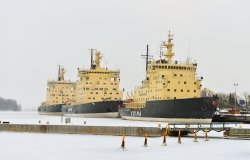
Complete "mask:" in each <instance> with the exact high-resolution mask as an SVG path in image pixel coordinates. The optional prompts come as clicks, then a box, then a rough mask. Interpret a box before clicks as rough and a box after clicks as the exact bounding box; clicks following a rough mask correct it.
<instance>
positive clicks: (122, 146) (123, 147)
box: [121, 133, 125, 151]
mask: <svg viewBox="0 0 250 160" xmlns="http://www.w3.org/2000/svg"><path fill="white" fill-rule="evenodd" d="M121 148H122V150H123V151H124V150H125V133H123V135H122V144H121Z"/></svg>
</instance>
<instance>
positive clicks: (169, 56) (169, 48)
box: [163, 31, 174, 64]
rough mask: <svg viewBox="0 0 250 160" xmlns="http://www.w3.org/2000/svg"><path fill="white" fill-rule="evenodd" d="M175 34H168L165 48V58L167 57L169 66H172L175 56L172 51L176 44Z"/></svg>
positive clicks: (164, 44)
mask: <svg viewBox="0 0 250 160" xmlns="http://www.w3.org/2000/svg"><path fill="white" fill-rule="evenodd" d="M173 36H174V35H173V34H172V35H171V33H170V31H169V33H168V42H167V43H166V42H164V43H163V46H164V47H165V48H167V51H166V52H165V53H164V54H163V56H165V57H167V59H168V64H172V58H173V56H174V52H173V51H172V49H173V46H174V44H173V43H172V40H173Z"/></svg>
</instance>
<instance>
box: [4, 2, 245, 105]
mask: <svg viewBox="0 0 250 160" xmlns="http://www.w3.org/2000/svg"><path fill="white" fill-rule="evenodd" d="M168 30H171V31H172V32H173V33H174V43H175V48H174V51H175V53H176V56H175V59H177V60H185V59H186V58H187V57H188V56H190V57H192V59H193V60H196V61H197V63H198V75H201V76H203V77H204V81H203V86H204V87H206V88H210V89H212V90H213V91H216V92H233V91H234V85H233V84H234V83H235V82H237V83H238V84H239V86H238V87H237V92H239V93H243V91H248V92H250V71H249V69H250V64H249V61H250V55H249V54H250V44H249V43H250V40H249V39H250V1H249V0H203V1H202V0H22V1H20V0H0V97H3V98H12V99H16V100H17V101H18V103H20V104H21V105H22V106H23V108H31V107H37V106H38V105H39V104H40V102H41V101H43V100H44V99H45V95H46V82H47V80H52V79H56V76H57V65H58V64H61V65H63V66H64V67H65V68H66V70H67V71H68V72H67V74H66V79H69V78H70V79H71V80H76V79H77V76H76V75H77V68H78V67H81V68H82V67H85V68H88V67H89V65H90V64H89V61H90V60H89V59H90V54H89V50H88V49H89V48H96V49H99V50H100V51H101V52H102V53H103V54H104V59H103V63H102V64H103V66H106V65H107V66H108V68H113V69H116V68H119V69H120V71H121V87H122V88H125V90H126V91H129V90H132V89H133V88H134V87H135V86H137V85H139V84H140V82H141V81H142V79H143V78H144V75H145V71H144V68H145V64H144V62H145V61H144V60H143V59H141V57H140V55H141V54H144V53H145V50H146V44H149V46H150V53H151V54H154V57H155V58H158V53H159V50H160V49H159V44H160V43H161V41H163V40H166V39H167V34H168ZM125 94H126V92H125Z"/></svg>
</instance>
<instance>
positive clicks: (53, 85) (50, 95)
mask: <svg viewBox="0 0 250 160" xmlns="http://www.w3.org/2000/svg"><path fill="white" fill-rule="evenodd" d="M64 74H65V70H64V68H60V66H59V73H58V80H54V81H48V82H47V92H46V102H44V103H43V105H46V106H47V105H55V104H65V103H70V102H72V101H74V99H75V94H76V90H75V89H76V83H75V82H71V81H66V80H64Z"/></svg>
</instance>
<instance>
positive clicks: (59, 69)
mask: <svg viewBox="0 0 250 160" xmlns="http://www.w3.org/2000/svg"><path fill="white" fill-rule="evenodd" d="M58 67H59V68H58V75H57V80H58V81H60V80H61V78H60V74H61V73H60V71H61V68H60V67H61V66H60V65H58Z"/></svg>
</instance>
